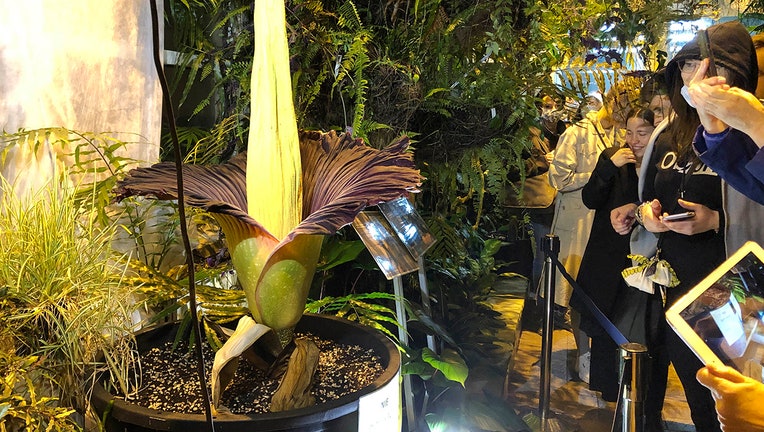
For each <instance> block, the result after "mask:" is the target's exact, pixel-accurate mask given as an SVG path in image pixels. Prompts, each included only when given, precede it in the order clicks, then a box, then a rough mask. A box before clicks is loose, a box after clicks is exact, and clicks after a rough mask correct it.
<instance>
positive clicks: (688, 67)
mask: <svg viewBox="0 0 764 432" xmlns="http://www.w3.org/2000/svg"><path fill="white" fill-rule="evenodd" d="M698 66H700V60H685V61H683V62H680V63H679V70H681V71H682V73H683V74H694V73H695V71H696V70H698ZM726 71H727V69H725V68H724V66H719V65H718V64H717V65H716V73H717V74H719V75H724V76H725V77H727V78H729V75H727V72H726Z"/></svg>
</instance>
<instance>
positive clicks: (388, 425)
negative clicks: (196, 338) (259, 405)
mask: <svg viewBox="0 0 764 432" xmlns="http://www.w3.org/2000/svg"><path fill="white" fill-rule="evenodd" d="M173 331H175V329H173V328H172V326H165V327H162V328H159V329H156V330H153V331H152V332H151V333H149V335H150V337H151V338H154V339H164V338H165V337H166V336H167V335H168V334H170V333H171V332H173ZM297 331H301V332H310V333H313V334H315V335H317V336H319V337H322V338H325V339H331V340H334V341H336V342H339V343H342V344H354V345H359V346H362V347H364V348H369V349H373V350H374V352H375V353H376V354H377V355H378V356H379V357H380V359H381V363H382V367H383V368H384V370H383V372H382V375H381V376H380V377H379V378H377V379H376V380H375V381H374V382H373V383H372V384H371V385H369V386H367V387H364V388H363V389H361V390H359V391H357V392H355V393H353V394H349V395H346V396H343V397H341V398H339V399H336V400H333V401H330V402H326V403H323V404H319V405H315V406H312V407H308V408H301V409H296V410H291V411H286V412H279V413H267V414H252V415H237V414H221V415H219V416H217V417H216V418H215V419H214V423H215V431H216V432H217V431H223V432H224V431H258V432H276V431H305V432H308V431H310V432H313V431H337V432H347V431H377V432H381V431H393V430H396V431H399V430H400V424H401V398H400V387H401V386H400V354H399V352H398V349H397V348H396V346H395V345H394V344H393V343H392V341H390V339H388V338H387V336H385V335H384V334H382V333H380V332H378V331H376V330H374V329H372V328H369V327H366V326H362V325H359V324H356V323H353V322H350V321H347V320H344V319H340V318H336V317H333V316H326V315H312V314H307V315H305V316H304V317H303V318H302V319H301V320H300V322H299V323H298V325H297ZM144 339H145V338H144ZM164 340H166V339H164ZM142 344H143V343H141V345H142ZM147 344H150V342H147ZM139 348H142V347H139ZM91 403H92V405H93V408H95V410H96V412H97V413H98V415H99V416H101V417H103V413H104V412H107V415H106V424H105V428H106V430H107V431H110V432H115V431H131V432H133V431H134V432H138V431H141V432H143V431H183V432H196V431H200V432H201V431H205V432H206V431H209V430H210V428H209V425H208V423H207V421H206V419H205V416H204V415H203V414H183V413H172V412H164V411H158V410H153V409H149V408H145V407H142V406H138V405H135V404H131V403H128V402H125V401H124V400H122V399H120V398H115V397H114V396H112V395H111V394H110V393H109V392H108V391H106V389H105V388H104V387H103V386H102V385H100V383H99V385H96V387H95V388H94V390H93V395H92V397H91Z"/></svg>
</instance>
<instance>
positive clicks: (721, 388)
mask: <svg viewBox="0 0 764 432" xmlns="http://www.w3.org/2000/svg"><path fill="white" fill-rule="evenodd" d="M696 378H697V379H698V382H700V383H701V384H703V385H704V386H706V387H708V389H709V390H711V394H712V395H713V397H714V399H715V400H716V413H717V415H718V417H719V423H721V427H722V431H724V432H733V431H746V432H763V431H764V410H762V409H761V401H762V400H764V384H762V383H760V382H759V381H756V380H754V379H751V378H748V377H746V376H743V375H742V374H741V373H739V372H738V371H736V370H735V369H733V368H731V367H729V366H722V365H716V364H713V363H711V364H709V365H707V366H706V367H703V368H701V369H700V370H699V371H698V373H697V375H696Z"/></svg>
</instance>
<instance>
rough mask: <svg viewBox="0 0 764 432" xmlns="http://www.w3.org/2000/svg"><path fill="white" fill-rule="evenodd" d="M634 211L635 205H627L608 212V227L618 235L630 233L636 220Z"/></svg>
mask: <svg viewBox="0 0 764 432" xmlns="http://www.w3.org/2000/svg"><path fill="white" fill-rule="evenodd" d="M636 209H637V205H636V204H634V203H629V204H624V205H622V206H620V207H616V208H614V209H613V210H610V225H612V226H613V230H615V232H617V233H618V234H620V235H626V234H628V233H630V232H631V227H632V225H634V221H635V220H636V217H635V216H634V211H635V210H636Z"/></svg>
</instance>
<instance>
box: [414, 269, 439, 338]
mask: <svg viewBox="0 0 764 432" xmlns="http://www.w3.org/2000/svg"><path fill="white" fill-rule="evenodd" d="M417 264H418V265H419V290H420V291H421V293H422V309H424V313H425V314H427V316H428V317H430V318H432V307H431V306H430V290H429V289H428V288H427V272H426V271H425V269H424V255H420V256H419V258H418V259H417ZM427 347H428V348H430V349H431V350H432V352H434V353H437V352H438V350H437V349H436V347H435V336H434V335H430V334H428V335H427Z"/></svg>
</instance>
